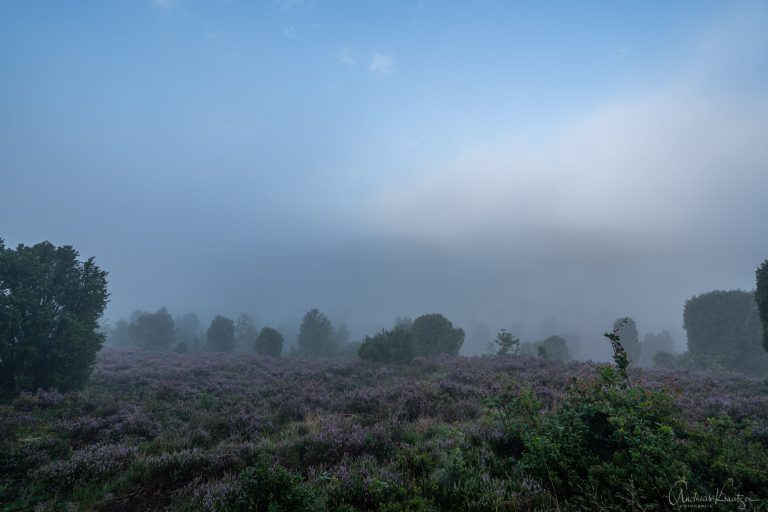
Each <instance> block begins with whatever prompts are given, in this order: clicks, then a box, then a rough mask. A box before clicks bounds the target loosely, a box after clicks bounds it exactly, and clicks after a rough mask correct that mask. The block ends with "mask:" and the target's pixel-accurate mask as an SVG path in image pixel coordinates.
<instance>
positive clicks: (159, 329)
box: [128, 308, 176, 350]
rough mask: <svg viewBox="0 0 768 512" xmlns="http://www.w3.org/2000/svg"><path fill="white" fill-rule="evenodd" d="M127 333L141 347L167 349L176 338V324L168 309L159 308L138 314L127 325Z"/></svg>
mask: <svg viewBox="0 0 768 512" xmlns="http://www.w3.org/2000/svg"><path fill="white" fill-rule="evenodd" d="M128 335H129V336H130V337H131V338H132V339H133V340H134V342H135V343H136V344H137V345H138V346H140V347H141V348H144V349H150V350H167V349H169V348H170V347H171V345H172V344H173V342H174V340H175V339H176V326H175V323H174V321H173V317H172V316H171V315H170V314H169V313H168V310H167V309H165V308H160V309H158V310H157V311H156V312H155V313H141V314H140V315H138V317H137V318H136V320H135V321H133V322H131V324H130V325H129V326H128Z"/></svg>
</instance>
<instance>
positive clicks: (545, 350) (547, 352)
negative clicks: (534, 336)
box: [535, 335, 571, 361]
mask: <svg viewBox="0 0 768 512" xmlns="http://www.w3.org/2000/svg"><path fill="white" fill-rule="evenodd" d="M535 346H536V352H537V354H538V356H539V357H541V358H542V359H547V360H550V361H569V360H570V359H571V353H570V352H569V351H568V343H567V342H566V341H565V339H564V338H561V337H560V336H557V335H554V336H550V337H548V338H545V339H543V340H541V341H539V342H537V343H536V344H535Z"/></svg>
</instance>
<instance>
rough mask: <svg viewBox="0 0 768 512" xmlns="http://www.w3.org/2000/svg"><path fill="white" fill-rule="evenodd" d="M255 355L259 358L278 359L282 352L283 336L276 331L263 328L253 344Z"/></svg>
mask: <svg viewBox="0 0 768 512" xmlns="http://www.w3.org/2000/svg"><path fill="white" fill-rule="evenodd" d="M254 345H255V347H254V348H255V349H256V353H257V354H259V355H260V356H272V357H280V354H281V353H282V352H283V335H282V334H280V332H279V331H278V330H277V329H273V328H272V327H264V328H263V329H262V330H261V332H259V335H258V336H257V337H256V341H255V343H254Z"/></svg>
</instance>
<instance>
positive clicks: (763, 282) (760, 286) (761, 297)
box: [755, 260, 768, 350]
mask: <svg viewBox="0 0 768 512" xmlns="http://www.w3.org/2000/svg"><path fill="white" fill-rule="evenodd" d="M755 278H756V281H757V283H756V285H757V287H756V289H755V302H756V303H757V310H758V313H759V315H760V321H761V322H762V324H763V347H764V348H765V350H768V260H765V261H764V262H763V263H762V265H760V266H759V267H758V268H757V271H756V272H755Z"/></svg>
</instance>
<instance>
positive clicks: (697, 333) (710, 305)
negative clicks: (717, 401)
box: [683, 290, 768, 374]
mask: <svg viewBox="0 0 768 512" xmlns="http://www.w3.org/2000/svg"><path fill="white" fill-rule="evenodd" d="M683 321H684V325H683V326H684V328H685V330H686V333H687V337H688V351H689V353H690V357H691V358H692V359H693V361H694V362H695V363H696V364H697V365H699V366H706V367H710V368H728V369H733V370H740V371H746V372H749V373H755V374H761V373H762V372H764V371H765V370H766V369H768V354H766V352H765V351H764V350H763V347H762V343H761V337H762V326H761V325H760V318H759V315H758V310H757V303H756V302H755V295H754V294H753V293H752V292H746V291H742V290H730V291H723V290H715V291H711V292H708V293H703V294H701V295H698V296H694V297H692V298H690V299H688V300H687V301H686V303H685V309H684V311H683Z"/></svg>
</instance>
